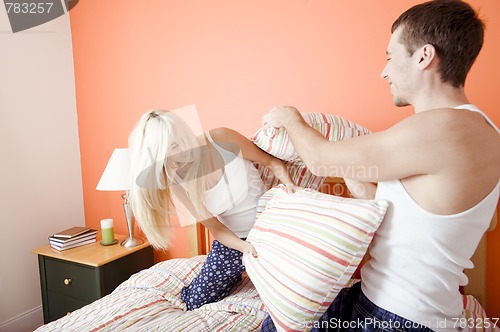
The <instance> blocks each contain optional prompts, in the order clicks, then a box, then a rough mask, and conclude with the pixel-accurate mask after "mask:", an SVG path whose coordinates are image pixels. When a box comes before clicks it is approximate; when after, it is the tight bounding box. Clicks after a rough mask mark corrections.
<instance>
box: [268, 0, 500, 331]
mask: <svg viewBox="0 0 500 332" xmlns="http://www.w3.org/2000/svg"><path fill="white" fill-rule="evenodd" d="M483 34H484V28H483V23H482V22H481V20H480V19H479V18H478V17H477V14H476V13H475V12H474V10H473V9H472V8H471V7H470V6H469V5H468V4H466V3H464V2H462V1H459V0H436V1H430V2H426V3H423V4H419V5H416V6H414V7H412V8H410V9H409V10H407V11H406V12H405V13H403V14H402V15H401V16H400V17H399V18H398V19H397V20H396V21H395V22H394V24H393V26H392V36H391V39H390V41H389V45H388V48H387V64H386V66H385V68H384V70H383V71H382V75H381V76H382V78H384V79H385V80H387V82H388V83H389V86H390V89H391V93H392V95H393V102H394V104H395V105H396V106H408V105H411V106H413V108H414V110H415V114H414V115H412V116H410V117H408V118H406V119H405V120H403V121H401V122H399V123H398V124H396V125H395V126H393V127H392V128H390V129H388V130H385V131H382V132H378V133H374V134H371V135H367V136H362V137H359V138H355V139H351V140H348V141H342V142H330V141H327V140H325V139H324V138H323V137H322V136H321V135H319V133H318V132H316V131H315V130H314V129H312V128H310V127H308V126H307V124H306V123H305V122H304V121H303V119H302V117H301V116H300V114H299V113H298V111H297V110H296V109H295V108H293V107H287V106H282V107H277V108H275V109H273V110H271V112H270V114H268V115H267V116H266V118H265V119H264V120H265V122H266V123H265V125H266V126H268V127H284V128H285V129H286V130H287V132H288V134H289V135H290V138H291V140H292V142H293V145H294V147H295V148H296V150H297V152H298V153H299V155H300V156H301V158H302V159H303V160H304V161H305V162H306V164H307V165H308V167H309V168H311V170H312V171H313V172H314V173H315V174H317V175H323V176H340V175H341V174H342V173H341V172H339V171H341V170H349V169H351V170H352V169H358V170H362V169H365V170H368V169H371V170H373V169H374V167H375V168H376V170H377V171H376V172H361V171H359V172H352V175H353V178H352V179H350V180H349V181H348V185H350V187H351V188H353V184H358V186H356V187H357V188H360V187H359V184H363V187H362V188H364V190H362V191H361V194H363V197H365V198H370V197H371V198H373V197H374V194H375V185H374V184H372V183H373V182H378V187H377V188H376V198H379V199H386V200H388V201H389V202H390V207H389V210H388V212H387V214H386V217H385V220H384V221H383V223H382V225H381V227H380V228H379V230H378V231H377V234H376V236H375V237H374V240H373V243H372V245H371V248H370V256H371V258H370V260H369V261H368V262H367V263H366V264H365V265H364V267H363V268H362V271H361V278H362V281H361V283H360V284H358V285H357V286H355V287H352V288H351V289H350V290H344V291H343V292H341V294H340V295H339V296H338V297H337V299H336V300H335V302H334V303H333V304H332V305H331V307H330V308H329V310H328V311H327V312H326V313H325V315H324V316H323V317H322V320H323V321H332V319H334V320H336V321H337V322H338V321H339V320H342V321H346V320H349V321H356V324H355V325H352V324H351V325H348V326H353V327H355V328H354V330H356V331H358V330H359V331H372V330H378V329H377V328H379V330H380V331H381V330H384V331H393V330H397V328H398V327H399V328H402V329H405V330H406V331H425V330H429V328H430V329H432V330H440V331H441V330H443V331H444V330H449V331H456V330H457V329H458V328H459V327H460V324H457V321H458V322H460V319H462V321H464V320H463V319H464V318H463V316H462V315H463V305H462V300H461V296H460V294H459V286H461V285H465V284H466V283H467V278H466V276H465V275H464V273H463V270H464V268H471V267H472V263H471V261H470V258H471V256H472V254H473V253H474V251H475V249H476V247H477V245H478V243H479V241H480V239H481V237H482V235H483V234H484V232H485V231H486V230H487V229H488V226H489V223H490V220H491V217H492V215H493V213H494V210H495V207H496V205H497V202H498V198H499V188H500V181H499V179H500V167H499V166H498V165H500V135H499V133H500V132H499V131H498V129H497V128H496V127H495V125H494V124H493V123H492V122H491V121H490V120H489V119H488V118H487V117H486V116H485V115H484V114H483V113H481V112H480V111H479V110H478V109H477V108H476V107H475V106H474V105H471V104H470V103H469V101H468V99H467V97H466V95H465V92H464V83H465V78H466V76H467V73H468V71H469V69H470V68H471V66H472V64H473V63H474V61H475V59H476V57H477V55H478V53H479V51H480V50H481V47H482V43H483ZM353 166H354V167H353ZM354 195H355V196H356V192H354ZM358 196H361V195H358ZM268 323H270V324H268ZM337 325H338V324H337ZM322 326H324V325H322ZM344 326H345V325H344ZM462 326H463V324H462ZM269 327H271V330H272V328H273V326H272V323H271V321H270V319H269V318H268V319H267V320H266V322H265V324H264V327H263V330H264V331H265V330H266V329H268V328H269ZM382 327H385V329H382ZM332 330H333V329H332Z"/></svg>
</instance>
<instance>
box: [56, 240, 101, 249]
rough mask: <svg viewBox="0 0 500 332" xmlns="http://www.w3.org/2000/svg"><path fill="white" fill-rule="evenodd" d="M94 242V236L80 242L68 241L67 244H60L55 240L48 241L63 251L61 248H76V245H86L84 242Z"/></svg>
mask: <svg viewBox="0 0 500 332" xmlns="http://www.w3.org/2000/svg"><path fill="white" fill-rule="evenodd" d="M95 242H96V238H93V239H87V240H83V241H81V242H76V243H70V244H68V245H60V244H59V243H57V242H54V243H52V242H51V243H50V246H51V247H52V248H54V249H56V250H58V251H63V250H67V249H71V248H76V247H80V246H83V245H86V244H91V243H95Z"/></svg>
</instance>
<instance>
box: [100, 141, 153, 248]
mask: <svg viewBox="0 0 500 332" xmlns="http://www.w3.org/2000/svg"><path fill="white" fill-rule="evenodd" d="M129 172H130V156H129V153H128V149H115V150H114V151H113V154H112V155H111V158H110V159H109V161H108V164H107V165H106V169H105V170H104V173H102V176H101V179H100V180H99V183H98V184H97V187H96V189H97V190H100V191H125V194H123V195H122V198H123V211H124V212H125V219H126V220H127V228H128V234H129V236H128V238H126V239H125V240H123V241H122V243H121V245H122V246H123V247H135V246H137V245H139V244H142V243H144V241H143V240H141V239H139V238H135V237H134V224H135V217H134V214H133V213H132V209H131V208H130V204H129V202H128V183H129V182H128V181H129Z"/></svg>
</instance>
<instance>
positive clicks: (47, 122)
mask: <svg viewBox="0 0 500 332" xmlns="http://www.w3.org/2000/svg"><path fill="white" fill-rule="evenodd" d="M3 8H4V6H3V5H2V6H0V215H1V217H0V226H1V228H0V232H1V234H2V235H1V238H0V267H1V270H0V331H9V332H13V331H14V332H15V331H27V330H32V329H33V328H34V327H36V326H38V325H39V324H42V322H43V318H42V311H41V294H40V282H39V274H38V262H37V257H36V255H35V254H33V253H31V250H32V249H34V248H37V247H39V246H42V245H45V244H47V242H48V241H47V236H49V235H51V234H52V233H54V232H56V231H59V230H61V229H64V228H67V227H70V226H73V225H83V224H84V214H83V198H82V184H81V168H80V151H79V143H78V127H77V115H76V99H75V83H74V74H73V56H72V47H71V31H70V26H69V15H68V14H66V15H63V16H61V17H59V18H57V19H55V20H53V21H51V22H48V23H45V24H43V25H40V26H38V27H35V28H32V29H30V30H26V31H23V32H18V33H15V34H14V33H12V32H11V29H10V25H9V22H8V18H7V14H6V12H5V11H4V10H3Z"/></svg>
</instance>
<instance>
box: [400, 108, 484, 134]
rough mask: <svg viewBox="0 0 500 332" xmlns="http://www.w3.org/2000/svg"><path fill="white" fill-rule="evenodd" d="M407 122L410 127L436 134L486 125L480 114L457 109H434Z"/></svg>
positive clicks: (418, 114) (408, 119)
mask: <svg viewBox="0 0 500 332" xmlns="http://www.w3.org/2000/svg"><path fill="white" fill-rule="evenodd" d="M406 120H407V122H408V126H410V127H417V128H419V129H420V130H432V131H433V132H436V133H439V132H442V133H446V132H450V131H451V132H455V133H456V132H457V130H464V129H472V128H475V127H477V126H479V125H481V126H482V125H484V124H485V121H484V117H483V116H482V115H481V114H480V113H478V112H473V111H470V110H466V109H456V108H439V109H432V110H428V111H424V112H421V113H417V114H414V115H413V116H410V117H409V118H407V119H406Z"/></svg>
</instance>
